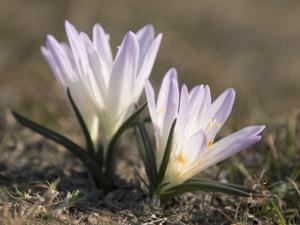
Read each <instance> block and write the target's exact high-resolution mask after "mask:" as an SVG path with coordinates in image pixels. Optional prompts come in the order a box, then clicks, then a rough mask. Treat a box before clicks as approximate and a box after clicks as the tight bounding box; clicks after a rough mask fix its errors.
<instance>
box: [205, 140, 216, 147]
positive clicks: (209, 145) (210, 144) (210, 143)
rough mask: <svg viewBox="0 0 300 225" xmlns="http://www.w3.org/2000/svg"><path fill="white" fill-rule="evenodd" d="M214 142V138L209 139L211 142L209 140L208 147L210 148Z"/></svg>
mask: <svg viewBox="0 0 300 225" xmlns="http://www.w3.org/2000/svg"><path fill="white" fill-rule="evenodd" d="M213 144H214V140H213V139H211V140H209V142H208V144H207V145H208V147H209V148H210V147H211V146H212V145H213Z"/></svg>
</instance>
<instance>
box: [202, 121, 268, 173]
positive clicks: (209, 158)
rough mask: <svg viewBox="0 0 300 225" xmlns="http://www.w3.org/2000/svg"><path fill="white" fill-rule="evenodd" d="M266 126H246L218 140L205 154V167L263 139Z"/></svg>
mask: <svg viewBox="0 0 300 225" xmlns="http://www.w3.org/2000/svg"><path fill="white" fill-rule="evenodd" d="M264 129H265V126H249V127H245V128H243V129H241V130H239V131H237V132H235V133H233V134H231V135H229V136H227V137H225V138H223V139H221V140H220V141H218V142H216V143H215V144H214V145H213V146H212V147H211V149H209V151H208V152H207V154H206V155H205V158H206V160H205V165H203V166H204V167H206V168H207V167H209V166H211V165H213V164H216V163H218V162H220V161H222V160H224V159H226V158H228V157H230V156H232V155H234V154H236V153H237V152H239V151H241V150H243V149H245V148H247V147H249V146H251V145H253V144H255V143H256V142H258V141H259V140H260V139H261V135H260V134H261V132H262V131H263V130H264Z"/></svg>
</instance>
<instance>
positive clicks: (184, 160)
mask: <svg viewBox="0 0 300 225" xmlns="http://www.w3.org/2000/svg"><path fill="white" fill-rule="evenodd" d="M145 90H146V95H147V101H148V107H149V111H150V116H151V120H152V123H153V127H154V132H155V137H156V165H157V167H160V166H161V163H162V160H163V156H164V154H165V148H166V144H167V141H168V136H169V133H170V130H171V127H172V124H173V122H174V120H175V119H176V120H177V122H176V125H175V128H174V134H173V138H172V145H171V153H170V159H169V163H168V166H167V170H166V173H165V175H164V178H163V180H162V185H163V188H162V189H161V192H164V191H166V190H168V189H170V188H172V187H174V186H176V185H179V184H182V183H184V182H186V181H187V180H189V179H190V178H192V177H194V176H195V175H197V174H199V173H200V172H201V171H203V170H205V169H206V168H208V167H210V166H212V165H215V164H216V163H218V162H220V161H222V160H224V159H226V158H228V157H230V156H232V155H233V154H235V153H237V152H239V151H241V150H243V149H245V148H247V147H248V146H250V145H252V144H254V143H256V142H257V141H259V140H260V139H261V135H260V133H261V132H262V130H263V129H264V126H249V127H246V128H243V129H241V130H239V131H237V132H235V133H233V134H231V135H229V136H227V137H225V138H223V139H221V140H218V141H216V142H215V137H216V134H217V133H218V131H219V130H220V128H221V127H222V125H223V124H224V123H225V121H226V120H227V118H228V116H229V115H230V113H231V110H232V106H233V103H234V99H235V91H234V90H233V89H228V90H226V91H224V92H223V93H222V94H221V95H220V96H219V97H218V98H217V99H216V100H214V101H212V98H211V93H210V88H209V87H208V86H207V85H199V86H196V87H194V88H193V89H192V90H191V91H189V90H188V88H187V86H186V85H183V86H182V88H181V91H179V88H178V81H177V72H176V70H175V69H170V70H169V71H168V72H167V74H166V75H165V77H164V79H163V82H162V84H161V88H160V91H159V94H158V98H157V101H155V95H154V91H153V88H152V86H151V84H150V82H149V81H146V85H145Z"/></svg>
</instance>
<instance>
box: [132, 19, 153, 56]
mask: <svg viewBox="0 0 300 225" xmlns="http://www.w3.org/2000/svg"><path fill="white" fill-rule="evenodd" d="M154 35H155V31H154V28H153V26H152V25H151V24H148V25H146V26H144V27H142V28H141V29H140V30H139V31H138V32H136V37H137V40H138V42H139V46H140V57H141V58H142V59H143V58H144V56H145V54H146V52H147V50H148V48H149V47H150V45H151V43H152V42H153V39H154Z"/></svg>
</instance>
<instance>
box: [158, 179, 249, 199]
mask: <svg viewBox="0 0 300 225" xmlns="http://www.w3.org/2000/svg"><path fill="white" fill-rule="evenodd" d="M194 191H204V192H220V193H224V194H231V195H235V196H240V197H249V196H250V194H249V193H247V192H245V191H242V190H239V189H236V188H233V187H230V186H226V185H222V184H218V183H211V182H205V181H198V182H195V181H194V182H186V183H183V184H180V185H177V186H175V187H172V188H170V189H168V190H167V191H166V192H165V193H162V194H161V195H160V196H161V198H162V199H163V200H167V199H170V198H172V197H174V196H175V195H180V194H183V193H185V192H194Z"/></svg>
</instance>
